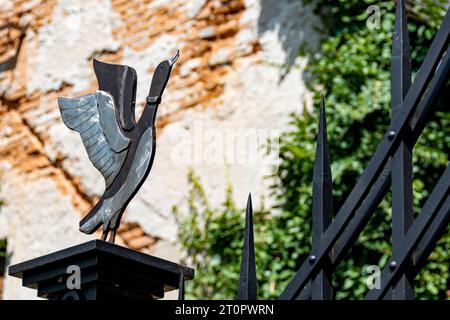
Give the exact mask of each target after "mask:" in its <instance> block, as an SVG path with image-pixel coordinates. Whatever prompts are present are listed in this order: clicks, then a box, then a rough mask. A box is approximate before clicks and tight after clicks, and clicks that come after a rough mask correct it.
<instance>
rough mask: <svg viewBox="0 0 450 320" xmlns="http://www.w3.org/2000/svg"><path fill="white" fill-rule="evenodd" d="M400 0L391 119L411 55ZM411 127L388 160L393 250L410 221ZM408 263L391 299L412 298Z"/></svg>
mask: <svg viewBox="0 0 450 320" xmlns="http://www.w3.org/2000/svg"><path fill="white" fill-rule="evenodd" d="M407 23H408V21H407V14H406V6H405V1H404V0H398V1H397V9H396V13H395V27H394V38H393V44H392V57H391V108H392V119H396V115H397V113H400V112H402V108H401V106H402V102H403V99H404V97H405V96H406V94H407V92H408V90H409V88H410V86H411V58H410V46H409V36H408V26H407ZM391 123H392V122H391ZM411 132H412V131H411V127H410V126H407V127H406V129H405V131H404V134H403V138H402V141H401V142H400V145H399V147H398V149H397V151H396V152H395V154H394V156H393V158H392V162H391V177H392V180H391V181H392V250H393V252H395V251H397V250H398V249H399V247H400V244H401V242H402V241H403V239H404V236H405V234H406V232H407V231H408V229H409V227H410V226H411V225H412V222H413V201H412V197H413V191H412V180H413V177H412V149H413V144H412V143H411ZM411 270H412V264H411V263H407V264H406V265H405V273H404V274H403V275H402V276H401V278H400V279H399V281H398V282H397V284H396V285H395V286H394V287H393V288H392V295H387V296H388V297H389V298H390V297H392V299H394V300H411V299H414V287H413V280H414V278H413V276H412V272H411Z"/></svg>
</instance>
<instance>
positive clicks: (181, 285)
mask: <svg viewBox="0 0 450 320" xmlns="http://www.w3.org/2000/svg"><path fill="white" fill-rule="evenodd" d="M178 300H184V273H183V272H181V273H180V283H179V285H178Z"/></svg>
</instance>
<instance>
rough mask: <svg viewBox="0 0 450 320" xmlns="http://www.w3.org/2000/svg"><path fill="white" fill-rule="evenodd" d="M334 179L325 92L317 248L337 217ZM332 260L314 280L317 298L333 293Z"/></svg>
mask: <svg viewBox="0 0 450 320" xmlns="http://www.w3.org/2000/svg"><path fill="white" fill-rule="evenodd" d="M332 190H333V182H332V177H331V164H330V151H329V149H328V138H327V122H326V117H325V98H324V96H323V95H322V103H321V105H320V116H319V130H318V133H317V148H316V160H315V162H314V171H313V204H312V213H313V228H312V229H313V234H312V246H313V250H315V249H317V247H318V245H319V243H320V240H321V238H322V236H323V234H324V233H325V231H326V230H327V227H328V225H329V224H330V223H331V220H332V217H333V195H332ZM329 265H330V264H329V263H326V262H324V268H323V269H322V270H321V271H319V272H318V274H317V276H316V277H315V278H314V280H313V281H312V296H311V299H313V300H330V299H332V296H333V290H332V286H331V272H330V268H329Z"/></svg>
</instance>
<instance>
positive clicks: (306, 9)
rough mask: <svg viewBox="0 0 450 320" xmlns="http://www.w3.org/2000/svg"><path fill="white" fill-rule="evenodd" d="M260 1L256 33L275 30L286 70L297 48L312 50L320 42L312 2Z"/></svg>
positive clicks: (260, 34) (319, 32)
mask: <svg viewBox="0 0 450 320" xmlns="http://www.w3.org/2000/svg"><path fill="white" fill-rule="evenodd" d="M304 2H305V1H302V0H278V1H273V0H261V13H260V16H259V20H258V36H259V37H262V36H263V35H264V34H265V33H267V32H275V33H276V34H277V36H278V39H280V42H281V45H282V47H283V51H284V52H285V53H286V54H285V58H284V61H282V64H283V66H284V68H286V69H289V67H290V66H292V65H293V64H294V62H295V58H296V57H297V56H298V55H299V53H300V49H301V48H305V49H306V48H307V49H310V50H312V51H316V50H317V49H318V48H319V45H320V41H321V34H323V33H324V32H321V29H322V28H321V26H322V25H321V21H320V18H319V17H318V16H317V15H316V13H315V11H316V8H317V3H316V1H307V2H308V3H307V4H305V3H304Z"/></svg>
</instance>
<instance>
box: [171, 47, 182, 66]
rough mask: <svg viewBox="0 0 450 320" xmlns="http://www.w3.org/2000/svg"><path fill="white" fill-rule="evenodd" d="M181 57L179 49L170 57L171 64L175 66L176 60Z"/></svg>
mask: <svg viewBox="0 0 450 320" xmlns="http://www.w3.org/2000/svg"><path fill="white" fill-rule="evenodd" d="M179 57H180V49H178V50H177V53H176V54H175V55H174V56H173V57H172V58H170V59H169V63H170V66H173V65H174V63H175V62H177V60H178V58H179Z"/></svg>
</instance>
